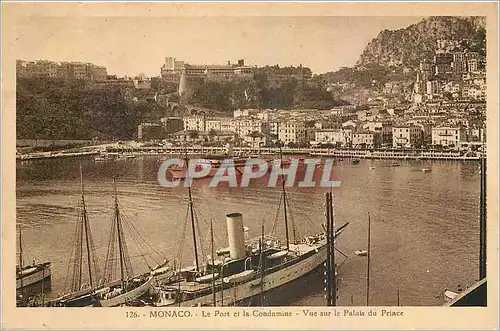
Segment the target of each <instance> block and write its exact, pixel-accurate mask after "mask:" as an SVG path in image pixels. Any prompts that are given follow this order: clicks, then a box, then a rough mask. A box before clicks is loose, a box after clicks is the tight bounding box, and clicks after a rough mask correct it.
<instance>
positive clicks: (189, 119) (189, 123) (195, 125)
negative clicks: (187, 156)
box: [184, 115, 206, 131]
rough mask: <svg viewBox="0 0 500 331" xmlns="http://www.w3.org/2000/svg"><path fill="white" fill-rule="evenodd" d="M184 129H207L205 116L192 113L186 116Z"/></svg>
mask: <svg viewBox="0 0 500 331" xmlns="http://www.w3.org/2000/svg"><path fill="white" fill-rule="evenodd" d="M184 130H186V131H205V130H206V118H205V116H199V115H192V116H186V117H184Z"/></svg>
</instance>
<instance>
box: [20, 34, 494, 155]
mask: <svg viewBox="0 0 500 331" xmlns="http://www.w3.org/2000/svg"><path fill="white" fill-rule="evenodd" d="M470 45H471V41H467V40H463V41H460V42H459V41H456V40H437V43H436V46H435V51H434V56H433V57H432V58H426V59H423V60H422V61H420V63H419V65H418V66H417V67H408V66H407V65H406V66H405V65H403V64H402V63H389V65H390V66H389V68H394V69H393V71H394V72H403V73H404V74H405V75H406V76H408V77H410V79H409V80H408V79H406V80H405V79H398V75H397V74H394V75H392V76H390V75H389V79H385V82H383V84H382V80H381V79H377V78H373V80H372V81H371V87H368V88H367V87H366V86H363V87H361V86H357V85H360V84H359V83H358V84H356V83H355V82H352V81H351V82H344V81H336V82H332V81H328V80H326V78H325V77H326V74H325V75H315V74H313V73H312V71H311V70H310V69H309V68H307V67H303V66H302V65H300V66H298V67H282V68H280V67H279V66H278V65H276V66H266V67H260V68H259V67H257V66H252V65H248V64H246V63H245V60H244V59H239V60H237V61H236V62H234V63H231V61H228V62H227V64H221V65H214V64H210V65H208V64H189V63H187V62H186V61H183V60H179V59H177V58H174V57H166V58H165V63H164V64H163V65H162V66H161V68H160V75H159V76H157V77H146V76H145V75H143V74H139V75H137V76H135V77H127V76H125V77H117V76H115V75H108V74H107V69H106V68H105V67H102V66H98V65H95V64H92V63H81V62H61V63H58V62H52V61H22V60H18V61H17V75H18V78H19V79H23V78H24V79H52V80H58V81H76V82H83V83H84V84H86V85H85V89H91V90H92V89H96V88H102V87H105V88H114V89H116V88H118V89H121V91H125V94H124V95H125V99H126V100H128V101H129V102H131V103H132V104H134V103H135V104H138V105H143V106H144V109H145V112H146V113H147V112H150V113H151V112H152V111H151V109H153V108H154V109H155V110H156V111H157V115H154V116H145V117H143V118H142V119H141V118H138V120H139V122H136V124H135V125H136V132H135V134H134V137H133V138H134V140H137V141H139V142H145V141H152V142H153V143H155V144H158V143H160V142H161V143H162V144H165V143H166V144H169V145H173V146H178V145H186V144H191V145H202V146H223V145H225V144H227V143H228V142H231V143H233V144H234V145H235V146H239V147H251V148H259V147H277V146H282V147H290V148H314V147H327V148H338V149H430V150H453V151H477V150H480V149H481V146H482V144H483V142H484V139H485V132H484V129H485V114H486V65H485V62H486V59H485V50H484V45H483V46H482V48H481V47H480V48H478V47H477V45H476V47H471V46H470ZM364 69H366V68H363V66H361V67H359V68H355V69H354V70H357V71H359V72H361V73H363V71H362V70H364ZM263 77H264V78H263ZM264 83H265V86H266V88H267V92H265V91H264V92H263V88H262V84H264ZM224 84H226V85H224ZM365 85H366V84H365ZM311 86H312V87H311ZM347 88H349V89H358V91H363V90H367V89H368V90H369V96H368V97H367V96H366V95H361V94H362V93H361V92H360V94H359V98H358V99H356V100H355V102H345V101H342V100H341V99H340V98H341V97H342V96H340V98H339V99H340V101H336V100H334V98H333V97H332V95H333V92H332V91H334V90H335V91H338V90H339V89H340V90H342V89H347ZM223 89H224V90H223ZM306 89H309V92H308V93H309V95H307V96H304V95H305V94H306V93H305V92H304V91H305V90H306ZM311 91H312V92H311ZM259 93H260V95H259ZM212 94H218V95H219V99H213V100H212V101H214V100H215V104H216V105H215V106H210V105H211V103H210V102H212V101H210V102H208V101H207V102H205V103H203V101H206V100H207V99H210V98H211V97H213V95H212ZM263 94H264V95H266V94H267V95H270V96H269V97H268V98H269V100H268V102H267V103H263V102H262V100H261V99H262V95H263ZM318 95H319V97H318ZM273 98H274V99H279V100H278V102H275V100H274V99H273ZM287 98H288V99H290V98H292V100H289V101H286V100H285V101H283V100H281V99H287ZM217 100H226V101H227V100H229V101H228V102H230V104H229V106H228V107H229V108H223V107H222V106H219V105H220V103H221V102H217ZM273 100H274V101H273ZM280 100H281V101H280ZM310 100H314V101H313V103H312V105H319V106H321V107H320V108H316V107H305V106H304V105H307V104H310V103H308V102H310ZM325 101H326V103H325ZM274 104H278V105H283V104H287V105H291V106H288V107H284V106H282V107H279V108H278V107H269V106H270V105H274ZM265 105H267V106H268V107H265ZM141 107H142V106H141ZM142 113H144V111H142ZM21 119H23V118H21ZM132 130H133V129H132ZM51 132H52V131H51ZM130 138H132V137H130ZM115 139H116V138H115Z"/></svg>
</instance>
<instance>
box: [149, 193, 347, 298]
mask: <svg viewBox="0 0 500 331" xmlns="http://www.w3.org/2000/svg"><path fill="white" fill-rule="evenodd" d="M188 192H189V205H188V208H189V209H191V208H192V204H193V202H192V197H191V188H190V187H189V186H188ZM286 196H287V195H286V192H285V190H284V187H283V192H282V197H281V198H282V199H283V202H281V203H283V204H284V206H286V207H285V208H284V215H285V217H284V221H285V231H286V241H284V242H283V241H282V240H280V239H278V238H277V237H275V236H272V235H264V229H262V234H261V236H259V237H257V238H253V239H247V238H245V227H244V224H243V215H242V214H241V213H229V214H227V215H226V228H227V236H228V242H229V247H228V248H222V249H220V250H217V257H215V256H216V253H215V252H216V250H215V249H214V248H213V241H212V251H213V253H212V256H214V257H213V258H212V257H211V258H207V261H206V263H205V264H204V265H201V264H200V263H199V257H198V254H197V249H196V247H197V242H198V239H197V234H196V231H195V229H196V228H197V225H196V223H195V222H196V218H195V217H194V216H193V214H192V212H191V213H190V215H191V225H192V229H193V243H194V245H193V247H194V253H195V265H194V266H190V267H189V268H188V269H186V268H185V269H182V270H179V271H176V270H173V275H172V277H171V278H170V279H169V280H166V281H165V282H162V283H160V284H158V286H155V289H154V291H153V292H154V305H155V306H162V307H163V306H187V307H190V306H191V307H192V306H230V305H235V304H236V303H238V302H240V301H242V300H245V299H248V298H251V297H255V296H258V295H259V294H260V295H261V297H263V296H262V295H263V293H265V292H267V291H269V290H271V289H274V288H277V287H280V286H283V285H285V284H288V283H290V282H292V281H293V280H296V279H298V278H300V277H302V276H304V275H306V274H308V273H309V272H311V271H313V270H315V269H316V268H318V267H319V266H321V265H323V264H324V263H325V261H326V259H327V236H326V233H325V232H320V233H317V234H314V235H306V236H305V237H304V238H303V239H299V240H296V239H295V231H294V239H293V240H292V239H290V238H289V236H288V216H287V208H289V206H288V204H289V203H288V201H287V198H286ZM281 198H280V199H281ZM189 209H188V212H189ZM191 210H192V209H191ZM347 224H348V223H346V224H344V225H343V226H341V227H339V228H338V229H336V230H335V232H333V231H332V233H334V235H333V238H337V237H338V236H339V235H340V233H342V232H343V230H344V229H345V227H346V226H347ZM212 238H213V236H212ZM212 240H213V239H212Z"/></svg>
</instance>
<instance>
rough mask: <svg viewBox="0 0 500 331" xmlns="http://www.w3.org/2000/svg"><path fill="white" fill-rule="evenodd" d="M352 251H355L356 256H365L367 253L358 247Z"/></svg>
mask: <svg viewBox="0 0 500 331" xmlns="http://www.w3.org/2000/svg"><path fill="white" fill-rule="evenodd" d="M354 253H356V255H357V256H367V255H368V251H367V250H366V249H360V250H358V251H355V252H354Z"/></svg>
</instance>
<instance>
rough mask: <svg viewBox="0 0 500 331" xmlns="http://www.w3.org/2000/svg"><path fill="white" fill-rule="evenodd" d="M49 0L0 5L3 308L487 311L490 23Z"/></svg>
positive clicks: (182, 313)
mask: <svg viewBox="0 0 500 331" xmlns="http://www.w3.org/2000/svg"><path fill="white" fill-rule="evenodd" d="M4 5H5V6H4ZM45 5H46V6H47V7H45V8H43V7H40V8H41V9H44V10H41V11H40V14H37V12H36V8H37V5H36V4H33V3H32V4H31V6H30V7H26V8H28V9H30V10H31V11H27V12H26V13H24V14H22V15H21V14H20V13H21V12H22V10H23V4H16V3H10V4H2V7H3V8H4V9H6V8H9V7H10V8H9V9H10V10H11V12H12V13H16V14H17V15H18V17H17V18H16V25H15V26H13V27H11V28H10V29H9V31H10V34H11V38H10V39H9V40H11V41H12V42H11V43H8V42H7V43H4V46H3V50H2V51H4V49H6V48H7V47H11V49H10V50H9V54H8V55H9V60H10V62H9V63H8V64H7V63H6V62H5V61H3V62H4V63H3V70H4V71H5V68H6V66H9V67H10V71H11V72H12V75H11V76H12V81H11V82H10V83H11V87H9V90H7V88H6V87H5V85H4V87H3V88H2V94H3V95H4V98H7V99H10V100H11V101H13V102H12V105H13V107H14V108H11V107H5V104H4V106H3V107H2V116H3V117H4V120H3V121H2V131H4V128H5V127H6V125H7V124H6V123H5V119H7V120H8V119H12V120H13V122H12V123H11V124H12V127H11V128H10V130H11V131H10V133H11V136H10V137H9V139H10V140H11V142H12V144H11V146H10V147H12V153H11V154H12V155H11V156H9V157H11V159H12V166H11V167H10V168H9V169H10V170H12V173H9V174H5V168H4V166H2V167H3V168H4V170H3V171H2V172H3V173H2V181H4V182H5V181H12V185H11V188H12V190H9V192H8V194H10V195H11V196H12V199H11V201H12V214H10V216H11V217H9V218H5V217H4V216H2V221H3V222H2V223H3V234H4V232H5V231H7V230H5V229H6V228H5V227H6V223H7V222H9V224H10V225H12V226H11V227H10V228H9V233H10V232H12V233H11V236H10V239H9V241H8V242H6V241H5V238H4V236H3V235H2V240H3V244H2V246H3V251H4V253H3V258H4V260H3V261H5V256H6V254H9V260H8V261H11V262H12V263H8V264H6V263H2V265H3V266H4V268H10V269H12V270H11V271H9V273H8V274H7V275H9V280H7V279H6V277H5V275H6V273H3V275H2V277H3V283H4V284H7V283H8V284H11V283H12V286H13V284H14V280H13V277H14V271H13V270H14V263H15V270H16V271H15V291H14V290H12V291H11V292H5V291H4V292H3V293H2V297H3V300H2V301H4V300H6V299H5V297H7V296H12V297H9V300H10V301H11V302H15V303H14V306H15V307H16V311H17V309H19V313H20V314H21V313H22V311H23V310H25V311H27V312H30V311H39V312H41V311H43V312H45V314H47V315H48V314H51V313H50V312H51V311H55V312H57V314H59V312H64V311H71V309H64V308H76V307H89V309H86V310H84V312H85V314H87V313H89V314H90V313H92V311H94V310H95V311H102V310H100V309H94V307H101V308H103V307H122V308H123V309H125V308H124V307H126V309H125V310H120V309H116V308H113V309H112V310H110V311H113V310H115V311H121V312H122V313H120V314H121V315H120V316H121V318H122V319H124V320H126V319H135V320H139V319H141V318H142V319H146V316H147V318H149V319H159V318H160V319H164V318H172V319H173V318H183V317H184V318H187V317H190V316H191V317H192V316H195V317H197V318H203V317H205V318H207V317H210V318H217V319H218V321H219V322H220V321H225V319H224V318H228V319H227V321H230V320H229V318H230V317H231V318H233V316H234V317H236V316H240V315H236V313H234V315H233V311H235V310H234V309H236V308H238V309H240V308H245V309H250V310H243V312H242V316H247V319H248V321H247V322H244V320H241V322H243V323H246V325H247V327H248V326H249V325H251V319H252V318H257V319H262V318H275V319H278V320H283V321H285V320H286V319H287V318H293V317H294V316H295V317H297V318H298V317H300V316H302V317H303V318H308V317H311V318H319V316H323V317H324V316H330V317H332V316H337V318H351V319H352V318H369V317H370V316H372V317H373V318H375V316H377V317H379V318H380V317H383V318H403V317H404V316H405V315H404V314H406V310H404V308H405V307H434V308H435V309H448V310H453V307H476V308H481V307H482V308H484V309H486V308H487V307H490V308H492V307H497V305H498V302H497V297H496V296H495V297H494V298H493V297H492V296H491V290H492V288H490V289H488V282H487V277H486V275H487V266H488V267H489V268H488V275H490V273H491V272H494V273H495V274H493V278H491V277H490V276H489V277H488V278H490V284H491V285H490V287H491V286H493V289H497V290H498V287H497V285H498V276H497V271H498V270H497V269H498V265H497V264H495V263H497V260H498V255H497V254H498V252H497V251H495V252H494V254H495V255H488V254H487V251H488V252H489V251H491V249H490V250H488V247H490V246H491V245H493V244H494V245H497V244H498V243H497V242H494V243H492V242H490V241H487V238H493V239H495V238H496V239H495V240H496V241H498V240H497V239H498V227H497V223H498V219H497V217H498V215H497V214H495V213H496V208H497V196H493V198H490V197H489V196H488V198H489V199H488V204H487V199H486V196H487V191H488V192H490V191H489V190H492V189H494V190H493V191H492V192H493V194H496V191H497V188H496V186H497V182H494V181H493V182H492V179H491V178H492V177H490V174H491V173H493V172H495V174H492V175H491V176H496V173H497V172H498V168H497V158H498V157H497V155H496V154H495V153H496V151H495V150H492V146H493V147H495V146H496V147H497V146H498V145H497V141H496V140H497V139H498V138H497V134H498V131H497V130H498V128H497V123H496V122H491V121H492V117H491V115H490V114H489V113H488V107H489V106H490V102H491V101H489V100H491V98H492V97H493V109H494V108H495V105H494V104H495V102H496V101H495V100H496V98H497V95H496V93H498V92H496V89H495V90H493V89H492V88H490V86H489V85H488V84H487V82H491V77H493V79H494V80H495V84H497V81H496V79H497V78H496V77H497V67H496V65H497V64H495V65H494V66H493V65H492V64H491V62H490V61H491V60H488V59H491V57H492V56H493V59H496V61H497V60H498V58H497V55H496V47H497V46H498V45H497V44H495V45H496V47H495V49H493V51H494V52H495V53H494V54H489V52H491V51H492V48H491V46H490V45H489V43H490V42H495V43H496V40H493V41H492V39H491V33H492V31H491V30H489V29H490V28H491V27H494V28H495V29H497V25H496V24H497V23H496V17H487V14H486V10H483V14H482V15H468V14H465V11H462V13H463V14H454V15H451V14H449V15H443V14H441V13H440V14H436V15H432V13H431V14H429V15H428V14H427V13H426V12H425V11H422V12H419V11H413V12H412V14H409V11H401V12H400V14H398V12H397V11H393V12H389V11H387V14H385V15H384V14H383V12H382V11H379V12H378V14H377V15H375V16H371V15H369V14H366V15H364V14H361V15H360V14H359V13H358V14H351V15H349V13H347V12H346V14H345V15H340V16H339V15H338V14H334V13H333V12H332V14H325V13H323V14H321V13H319V12H317V11H316V12H317V13H316V14H314V13H313V14H305V13H304V14H303V15H301V14H300V10H299V8H300V7H295V9H296V10H295V11H294V12H292V11H290V14H289V15H287V14H286V12H284V11H283V12H282V13H280V15H274V14H269V15H266V14H265V13H264V12H262V11H260V13H258V14H255V15H243V14H244V13H240V14H237V12H236V11H234V10H233V11H232V12H231V14H229V15H202V14H199V15H198V14H195V15H193V14H192V10H193V8H197V6H198V5H200V8H201V4H196V3H193V4H191V5H190V6H186V7H182V8H184V11H182V10H181V9H182V8H181V7H178V9H177V12H175V13H173V12H174V11H172V14H170V15H169V11H162V12H157V13H156V14H152V15H151V14H145V15H143V16H142V15H141V13H142V12H140V11H137V14H136V15H131V14H128V15H126V14H123V15H122V14H120V13H113V12H112V11H110V10H107V11H103V12H99V10H98V9H97V7H94V8H92V9H93V10H94V9H95V12H96V13H99V14H93V15H91V14H89V13H90V11H85V10H86V9H89V10H90V9H91V7H92V5H93V4H90V3H79V4H76V3H74V4H69V3H66V4H64V5H65V6H68V7H66V8H71V9H73V8H75V12H74V13H77V14H75V15H70V14H68V15H65V14H61V12H63V10H61V12H58V11H57V9H58V6H59V5H58V4H51V5H52V6H53V7H54V8H55V9H56V11H54V12H53V13H50V12H49V11H48V10H47V8H50V7H48V5H49V4H45ZM73 5H74V6H73ZM102 5H104V4H102ZM155 5H157V6H156V7H154V8H162V7H161V6H170V7H169V8H175V7H172V4H166V3H163V4H155ZM214 5H215V4H214ZM235 5H236V4H235ZM238 5H241V6H240V7H238V8H244V7H243V6H244V5H245V4H238ZM447 5H450V6H451V4H443V6H444V7H445V6H447ZM77 6H80V8H79V9H77V8H76V7H77ZM108 6H109V7H110V8H111V9H113V8H116V9H118V8H119V7H120V6H122V7H123V8H124V9H126V8H125V7H127V6H126V4H121V5H120V4H116V5H115V4H113V5H111V4H108ZM209 6H210V5H209V4H205V8H211V7H209ZM302 6H307V4H302ZM458 6H459V5H458ZM479 7H480V6H479ZM59 8H62V7H59ZM131 8H132V7H131ZM131 8H129V9H131ZM138 8H139V7H138ZM144 8H145V11H148V12H149V9H148V6H147V5H146V6H144ZM151 8H153V7H151ZM248 8H252V7H251V6H250V4H248ZM280 8H281V7H280ZM480 8H481V7H480ZM488 8H490V9H491V8H495V6H489V7H484V8H483V9H488ZM130 12H131V11H128V13H130ZM153 12H154V10H153ZM458 12H460V11H458ZM68 13H69V11H68ZM183 13H184V14H183ZM361 13H362V12H361ZM4 15H5V16H6V15H7V14H6V13H3V14H2V16H4ZM417 15H418V16H417ZM11 19H12V18H11ZM490 20H493V21H490ZM492 22H493V23H492ZM2 25H3V26H4V27H5V25H4V23H2ZM494 33H495V34H496V33H497V31H494ZM14 63H15V68H14V66H13V65H14ZM490 70H493V71H491V72H492V73H494V75H493V76H491V74H490ZM493 86H496V85H493ZM491 93H495V94H494V95H491ZM9 105H10V104H9ZM494 111H498V110H495V109H494ZM7 112H8V113H9V115H6V113H7ZM7 116H8V117H7ZM496 116H498V115H497V114H495V117H493V118H494V121H496V120H497V117H496ZM490 130H493V131H494V134H493V135H491V134H490ZM492 138H494V139H495V141H494V142H491V141H490V140H492ZM4 141H5V136H4ZM2 145H3V143H2ZM14 145H15V146H14ZM4 147H5V146H4V145H3V146H2V150H3V151H2V157H3V158H6V155H7V154H6V152H5V148H4ZM14 152H15V160H14ZM492 153H493V154H492ZM492 158H494V160H493V159H492ZM14 163H15V165H14ZM487 165H489V166H490V168H488V169H487ZM491 165H493V166H494V167H495V168H491ZM494 178H496V179H498V178H497V177H494ZM487 183H488V185H487ZM490 185H491V187H490ZM487 186H488V190H487ZM4 194H7V189H6V188H5V186H3V187H2V195H4ZM490 199H491V200H490ZM487 206H488V208H487ZM4 207H5V201H4V203H3V207H2V209H4ZM491 208H495V209H494V210H495V213H492V212H490V211H489V210H490V209H491ZM2 214H4V211H3V210H2ZM487 214H488V215H489V216H491V215H493V217H494V218H489V217H488V218H487ZM10 225H9V226H10ZM491 231H494V233H491ZM488 233H491V234H488ZM9 243H10V244H9ZM7 244H9V246H8V247H9V250H8V251H7V250H6V247H7ZM491 247H498V246H491ZM493 250H496V249H495V248H493ZM492 265H493V266H494V267H495V269H496V270H493V271H492V269H491V267H490V266H492ZM10 269H9V270H10ZM488 290H489V291H488ZM488 293H490V295H488ZM14 295H15V299H14ZM492 300H493V301H492ZM4 304H5V301H4ZM90 307H92V308H90ZM179 307H184V309H180V308H179ZM190 307H202V308H196V309H195V310H190V309H187V310H186V308H190ZM224 307H229V308H233V310H224ZM293 307H296V308H298V307H300V308H301V310H293ZM321 307H332V309H334V308H336V307H339V308H340V309H336V310H324V309H326V308H323V310H316V309H319V308H321ZM370 307H379V308H380V307H381V308H383V309H378V310H377V309H370ZM41 308H44V309H41ZM170 308H172V309H170ZM219 308H221V309H219ZM47 309H50V310H47ZM144 309H147V312H146V310H144ZM200 309H201V310H200ZM204 309H208V310H204ZM143 312H145V313H144V314H143ZM245 313H246V314H247V315H245ZM454 313H456V312H454ZM238 314H240V313H239V312H238ZM458 314H459V313H458ZM89 316H91V315H89ZM102 316H105V315H102ZM110 316H111V315H110ZM406 316H408V315H406ZM323 317H322V318H323ZM491 317H494V315H492V316H491ZM241 318H243V317H241ZM288 321H289V322H288V323H290V321H291V319H288ZM68 323H69V322H68ZM202 323H203V322H202ZM210 323H214V322H209V324H210ZM228 323H230V322H228ZM248 323H250V324H248ZM275 323H277V324H275V326H274V327H277V325H281V324H280V323H279V322H278V321H277V322H275ZM303 323H304V324H302V327H304V326H307V324H305V323H308V322H307V321H305V320H304V321H303ZM443 323H444V324H440V325H442V326H443V325H444V326H445V327H446V323H445V322H444V321H443ZM44 325H45V324H44ZM66 325H69V324H66ZM228 325H231V324H228ZM325 325H327V327H328V325H329V324H325ZM453 325H455V324H453ZM48 326H50V325H48ZM200 326H203V324H201V325H200V324H198V328H199V327H200ZM283 326H285V324H283V325H282V326H281V327H283ZM297 326H298V325H297ZM297 326H296V327H297ZM40 327H41V326H40ZM205 327H208V325H205ZM210 327H211V328H213V327H215V328H220V326H218V327H217V326H214V325H212V324H210ZM323 327H325V326H323Z"/></svg>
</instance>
